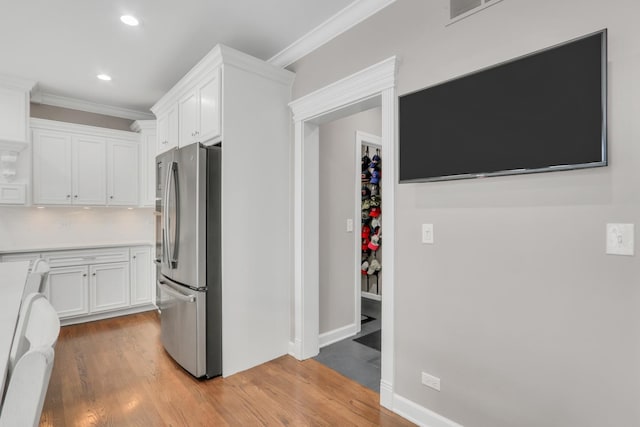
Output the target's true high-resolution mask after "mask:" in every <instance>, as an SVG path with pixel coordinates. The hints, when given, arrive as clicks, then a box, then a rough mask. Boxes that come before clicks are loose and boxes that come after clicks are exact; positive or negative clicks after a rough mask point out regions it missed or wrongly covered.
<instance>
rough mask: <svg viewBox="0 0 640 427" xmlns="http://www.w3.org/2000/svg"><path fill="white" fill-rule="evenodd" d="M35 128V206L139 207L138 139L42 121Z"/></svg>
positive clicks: (36, 121) (35, 121)
mask: <svg viewBox="0 0 640 427" xmlns="http://www.w3.org/2000/svg"><path fill="white" fill-rule="evenodd" d="M31 126H32V128H33V202H34V203H35V204H41V205H45V204H46V205H82V206H105V205H106V206H136V205H138V204H139V198H138V191H139V190H138V188H139V185H140V183H139V178H138V173H139V167H140V165H139V150H140V142H139V135H138V134H136V133H133V132H124V131H116V130H111V129H102V128H95V127H92V126H83V125H74V124H69V123H61V122H55V121H50V120H42V119H31Z"/></svg>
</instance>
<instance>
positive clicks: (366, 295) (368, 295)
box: [360, 291, 382, 301]
mask: <svg viewBox="0 0 640 427" xmlns="http://www.w3.org/2000/svg"><path fill="white" fill-rule="evenodd" d="M360 295H361V296H362V298H366V299H372V300H376V301H382V295H378V294H372V293H371V292H364V291H362V292H361V293H360Z"/></svg>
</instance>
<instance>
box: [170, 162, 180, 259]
mask: <svg viewBox="0 0 640 427" xmlns="http://www.w3.org/2000/svg"><path fill="white" fill-rule="evenodd" d="M171 176H172V177H173V189H174V191H173V196H174V197H173V199H174V203H175V207H176V211H175V212H176V215H175V218H174V226H173V229H174V233H173V236H172V237H173V248H171V252H170V254H171V255H170V257H169V263H170V264H171V268H176V267H177V265H178V242H179V241H180V187H179V186H178V163H177V162H173V163H172V165H171Z"/></svg>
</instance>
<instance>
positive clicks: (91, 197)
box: [71, 135, 106, 205]
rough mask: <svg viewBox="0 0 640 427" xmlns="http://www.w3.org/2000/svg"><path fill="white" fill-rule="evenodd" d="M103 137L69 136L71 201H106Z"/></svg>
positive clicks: (86, 202)
mask: <svg viewBox="0 0 640 427" xmlns="http://www.w3.org/2000/svg"><path fill="white" fill-rule="evenodd" d="M104 158H105V140H104V138H99V137H93V136H87V135H77V136H76V135H73V136H72V137H71V171H72V176H73V179H72V180H71V183H72V191H71V193H72V203H73V204H78V205H104V204H105V202H106V198H105V193H106V165H105V161H104Z"/></svg>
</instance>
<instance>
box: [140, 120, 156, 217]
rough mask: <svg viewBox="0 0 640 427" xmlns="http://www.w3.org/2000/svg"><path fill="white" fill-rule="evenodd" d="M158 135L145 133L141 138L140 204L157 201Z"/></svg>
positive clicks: (149, 203)
mask: <svg viewBox="0 0 640 427" xmlns="http://www.w3.org/2000/svg"><path fill="white" fill-rule="evenodd" d="M155 153H156V135H155V134H153V133H148V134H143V135H142V137H141V139H140V206H148V207H153V206H155V203H156V188H155V182H156V154H155Z"/></svg>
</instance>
